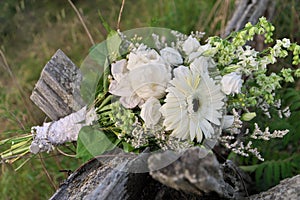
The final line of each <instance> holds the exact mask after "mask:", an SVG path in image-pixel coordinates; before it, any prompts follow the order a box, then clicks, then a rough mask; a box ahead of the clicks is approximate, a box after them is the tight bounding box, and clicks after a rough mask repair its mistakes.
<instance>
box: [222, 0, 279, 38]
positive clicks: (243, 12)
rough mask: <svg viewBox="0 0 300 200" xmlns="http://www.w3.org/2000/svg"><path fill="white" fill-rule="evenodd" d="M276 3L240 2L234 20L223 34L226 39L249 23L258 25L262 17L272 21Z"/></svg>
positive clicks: (270, 0)
mask: <svg viewBox="0 0 300 200" xmlns="http://www.w3.org/2000/svg"><path fill="white" fill-rule="evenodd" d="M275 4H276V1H273V0H240V1H238V5H237V8H236V9H235V12H234V13H233V15H232V18H231V19H230V20H229V22H228V23H227V25H226V28H225V31H224V33H223V34H222V36H223V37H226V36H228V35H229V34H230V32H232V31H238V30H241V29H242V28H243V27H244V26H245V24H246V23H247V22H251V23H252V24H255V23H257V21H258V19H259V18H260V17H262V16H265V17H267V18H268V19H271V18H272V17H273V14H274V12H275Z"/></svg>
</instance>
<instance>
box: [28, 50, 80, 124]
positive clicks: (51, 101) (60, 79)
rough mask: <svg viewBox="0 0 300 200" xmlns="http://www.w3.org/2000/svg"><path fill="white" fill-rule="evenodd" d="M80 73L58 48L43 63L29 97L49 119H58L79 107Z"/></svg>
mask: <svg viewBox="0 0 300 200" xmlns="http://www.w3.org/2000/svg"><path fill="white" fill-rule="evenodd" d="M81 80H82V75H81V73H80V71H79V68H78V67H76V65H75V64H74V63H73V62H72V61H71V60H70V59H69V58H68V57H67V56H66V55H65V54H64V53H63V51H61V50H60V49H59V50H57V52H56V53H55V54H54V55H53V57H52V58H51V60H50V61H49V62H48V63H47V64H46V65H45V67H44V69H43V71H42V73H41V76H40V79H39V81H38V82H37V83H36V85H35V88H34V89H33V92H32V94H31V96H30V99H31V100H32V101H33V102H34V103H35V104H36V105H37V106H38V107H39V108H40V109H41V110H42V111H43V112H44V113H45V114H47V115H48V116H49V117H50V119H52V120H58V119H59V118H61V117H65V116H67V115H69V114H71V113H73V112H75V111H78V110H79V109H81V108H82V107H83V106H84V105H85V103H84V101H83V100H82V98H81V95H80V82H81Z"/></svg>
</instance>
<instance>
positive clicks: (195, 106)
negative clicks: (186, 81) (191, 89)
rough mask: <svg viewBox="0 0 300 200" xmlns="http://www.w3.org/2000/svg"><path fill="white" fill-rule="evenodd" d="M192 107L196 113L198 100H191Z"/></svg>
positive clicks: (198, 105)
mask: <svg viewBox="0 0 300 200" xmlns="http://www.w3.org/2000/svg"><path fill="white" fill-rule="evenodd" d="M192 105H193V111H194V112H197V111H198V110H199V107H200V101H199V99H198V98H193V101H192Z"/></svg>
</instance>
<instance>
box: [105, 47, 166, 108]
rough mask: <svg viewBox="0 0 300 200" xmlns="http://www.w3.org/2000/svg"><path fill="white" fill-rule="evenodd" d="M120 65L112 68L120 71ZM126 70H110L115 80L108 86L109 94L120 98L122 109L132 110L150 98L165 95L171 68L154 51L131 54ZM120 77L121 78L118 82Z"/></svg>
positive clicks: (140, 51)
mask: <svg viewBox="0 0 300 200" xmlns="http://www.w3.org/2000/svg"><path fill="white" fill-rule="evenodd" d="M122 63H123V61H122ZM122 63H116V64H115V66H114V67H119V68H121V69H122V67H123V65H122ZM112 67H113V66H112ZM126 68H127V69H126V70H124V69H122V70H120V69H118V68H117V69H118V70H117V69H114V70H112V72H113V73H112V75H113V77H114V79H115V80H112V81H111V84H110V86H109V92H110V93H111V94H114V95H117V96H120V97H121V99H120V102H121V104H122V105H123V106H124V107H126V108H134V107H136V106H137V105H141V104H142V103H143V102H144V101H146V100H147V99H149V98H150V97H155V98H162V97H163V96H164V95H165V93H166V91H165V90H166V88H167V84H168V83H169V81H170V80H171V67H170V66H169V65H168V64H166V63H165V61H164V60H163V59H162V58H161V57H160V55H159V54H158V53H157V52H156V51H155V50H153V49H151V50H145V49H142V50H138V51H136V52H131V53H130V54H129V59H128V62H127V66H126ZM116 72H120V73H121V74H120V73H116ZM120 76H121V77H122V78H121V79H120V80H118V79H119V78H118V77H120Z"/></svg>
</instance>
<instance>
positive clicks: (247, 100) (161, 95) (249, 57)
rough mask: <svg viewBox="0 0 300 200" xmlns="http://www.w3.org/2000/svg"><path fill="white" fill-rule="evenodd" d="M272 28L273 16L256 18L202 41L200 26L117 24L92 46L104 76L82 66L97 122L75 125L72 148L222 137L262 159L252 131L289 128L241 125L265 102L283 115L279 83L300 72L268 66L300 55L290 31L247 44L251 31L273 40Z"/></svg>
mask: <svg viewBox="0 0 300 200" xmlns="http://www.w3.org/2000/svg"><path fill="white" fill-rule="evenodd" d="M272 31H274V27H273V26H272V24H270V23H269V22H267V20H266V19H265V18H260V20H259V22H258V23H257V24H256V25H252V24H250V23H248V24H247V25H246V26H245V28H244V29H243V30H241V31H238V32H233V33H232V34H231V35H229V36H228V37H227V38H225V39H222V38H220V37H217V36H214V37H209V38H208V39H207V40H206V41H202V37H203V35H204V34H203V33H201V32H196V33H191V34H190V35H184V34H181V33H179V32H177V31H173V30H168V29H162V28H143V29H135V30H131V31H125V32H115V33H114V34H112V35H111V36H110V37H108V39H107V41H106V42H105V44H100V45H99V46H96V47H95V48H94V50H93V51H92V52H91V58H92V59H93V60H95V61H96V62H97V63H98V64H100V65H101V66H102V67H103V73H102V74H101V76H97V77H96V78H95V75H94V74H95V72H96V73H97V70H98V69H97V70H91V69H90V68H89V67H86V68H89V70H86V71H87V72H86V74H85V75H84V76H85V77H89V78H86V82H87V84H86V85H84V84H83V90H84V92H83V93H88V92H86V91H87V90H89V91H90V90H92V92H93V91H96V94H94V93H92V95H91V94H89V95H88V96H93V97H95V98H93V99H95V101H94V102H93V105H94V107H95V111H96V113H97V116H98V123H97V125H96V128H94V129H91V127H84V128H83V129H82V130H81V131H80V133H79V137H78V147H77V153H78V154H77V155H78V156H79V157H86V156H87V155H89V156H88V157H92V156H93V155H91V154H93V153H92V152H93V151H94V152H97V154H99V153H103V152H105V151H106V150H110V149H112V148H115V147H116V146H118V147H120V148H123V149H124V150H125V151H127V152H128V151H134V152H136V153H139V152H142V151H143V150H144V149H145V148H147V147H148V148H150V150H151V151H154V150H158V149H163V150H167V149H168V150H176V151H180V150H183V149H186V148H189V147H192V146H195V145H199V146H204V147H206V148H213V146H214V145H215V144H216V143H217V142H221V144H223V145H224V146H225V147H227V148H229V149H231V150H232V151H234V152H235V153H238V154H240V155H243V156H249V154H253V155H254V156H256V157H257V158H258V159H260V160H263V158H262V156H261V155H260V153H259V151H258V150H257V149H256V148H255V147H253V145H252V142H251V140H250V139H249V138H251V139H262V140H269V139H270V138H276V137H283V136H284V135H285V134H287V133H288V130H278V131H274V132H273V133H270V132H269V129H268V127H263V128H265V130H264V131H262V130H261V128H260V127H259V126H258V125H257V124H254V130H253V131H251V132H250V131H249V130H248V129H246V130H243V131H244V132H243V133H241V130H242V127H244V126H243V125H244V124H245V123H247V124H251V120H252V119H253V118H254V117H255V116H256V112H257V111H258V110H261V111H263V113H264V114H266V115H267V116H268V117H271V115H270V113H269V109H273V108H275V109H277V110H278V112H279V113H280V114H281V116H282V117H283V116H285V117H288V115H289V109H288V108H281V105H280V104H281V100H280V96H278V95H277V90H278V89H279V88H281V84H282V83H284V82H293V81H294V78H293V77H299V76H300V70H299V69H297V70H292V69H291V68H282V69H281V71H280V72H279V73H274V72H272V73H269V70H268V69H269V66H270V65H272V64H274V63H276V62H277V60H278V59H282V58H285V57H287V56H288V55H289V52H291V53H290V55H292V56H293V58H292V64H293V65H298V64H299V63H300V60H299V53H300V46H299V45H297V44H295V43H291V42H290V40H289V39H286V38H284V39H282V40H276V42H275V44H274V45H273V46H269V47H268V48H266V49H264V50H263V51H258V50H255V49H254V48H252V47H250V46H249V45H248V43H249V42H250V41H253V38H254V36H255V35H263V36H264V38H265V43H266V44H270V43H272V42H273V40H272ZM87 63H90V62H87ZM82 68H83V71H84V68H85V65H83V67H82ZM99 71H101V70H98V72H99ZM93 76H94V80H96V82H97V84H96V85H94V86H92V84H90V83H91V82H95V81H91V78H90V77H93ZM83 82H85V79H84V80H83ZM91 88H94V89H91ZM85 96H87V95H85ZM91 132H92V133H91ZM93 134H94V136H92V135H93ZM241 135H242V136H243V137H241ZM96 138H98V139H96ZM245 138H248V139H247V140H246V139H245ZM96 149H97V150H96ZM99 149H100V150H99Z"/></svg>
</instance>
